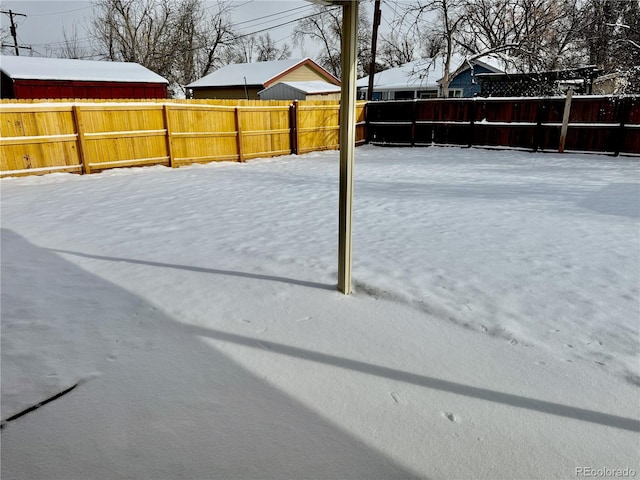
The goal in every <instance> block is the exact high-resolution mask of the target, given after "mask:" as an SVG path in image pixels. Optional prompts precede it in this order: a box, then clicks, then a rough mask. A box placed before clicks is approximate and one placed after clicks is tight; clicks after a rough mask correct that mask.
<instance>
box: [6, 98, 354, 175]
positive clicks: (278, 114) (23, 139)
mask: <svg viewBox="0 0 640 480" xmlns="http://www.w3.org/2000/svg"><path fill="white" fill-rule="evenodd" d="M292 108H293V109H294V110H293V113H292ZM296 110H297V113H296ZM364 110H365V106H364V103H359V104H358V106H357V119H358V126H357V132H356V135H357V136H356V138H357V140H358V141H364V139H365V131H364V125H365V122H364V114H365V112H364ZM292 117H293V118H292ZM292 120H294V121H295V120H297V129H293V130H292ZM0 125H1V130H0V134H1V138H0V154H1V158H2V168H1V170H0V176H8V175H27V174H42V173H48V172H50V171H58V170H61V171H74V172H83V173H91V172H92V171H100V170H104V169H107V168H117V167H132V166H141V165H158V164H159V165H170V166H174V167H177V166H182V165H188V164H191V163H205V162H211V161H219V160H237V161H244V160H247V159H251V158H257V157H270V156H277V155H286V154H290V153H294V152H295V153H304V152H311V151H316V150H326V149H336V148H338V131H339V105H338V104H336V103H335V102H331V101H323V100H319V101H303V102H296V104H295V107H294V106H292V104H291V102H289V101H261V100H197V101H194V100H175V101H166V100H154V101H139V100H138V101H136V100H131V101H122V102H121V101H118V102H113V101H108V100H107V101H102V102H99V101H89V100H87V101H74V102H73V104H71V103H63V102H39V101H30V102H26V101H24V102H17V103H16V102H14V103H12V104H8V103H7V102H6V101H3V102H1V103H0ZM293 132H295V133H296V135H295V137H294V135H293Z"/></svg>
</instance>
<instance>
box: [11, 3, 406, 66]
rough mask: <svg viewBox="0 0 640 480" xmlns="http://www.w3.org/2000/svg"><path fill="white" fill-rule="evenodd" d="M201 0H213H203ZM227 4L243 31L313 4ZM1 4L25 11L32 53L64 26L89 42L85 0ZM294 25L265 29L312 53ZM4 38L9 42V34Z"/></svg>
mask: <svg viewBox="0 0 640 480" xmlns="http://www.w3.org/2000/svg"><path fill="white" fill-rule="evenodd" d="M394 1H397V0H394ZM204 3H205V4H213V3H216V2H213V1H206V0H205V2H204ZM231 4H232V5H233V6H234V9H233V13H232V20H233V21H234V23H236V24H237V28H238V30H241V31H242V32H244V33H250V32H254V31H257V30H262V29H264V28H268V27H272V26H276V25H280V24H282V23H285V22H289V21H292V20H295V19H297V18H300V17H302V16H304V15H305V14H308V13H310V12H311V10H312V8H313V5H312V4H311V3H309V2H308V1H306V0H233V1H232V2H231ZM1 5H2V7H1V9H2V10H3V11H8V10H12V11H13V12H14V13H21V14H24V15H27V16H26V17H23V16H16V17H15V22H16V24H17V26H18V28H17V32H18V42H19V44H21V45H27V46H31V47H32V49H33V50H32V51H33V55H34V56H53V55H54V54H53V53H52V52H53V51H55V50H56V49H57V48H58V47H59V46H60V45H61V44H62V43H63V42H64V36H63V32H64V31H65V30H66V32H67V34H68V35H69V36H70V34H71V32H72V31H73V28H74V25H75V28H76V30H77V36H78V38H79V39H82V40H83V45H89V44H90V42H91V40H90V39H89V38H88V37H89V34H88V33H87V32H88V30H87V26H88V25H89V24H90V19H91V18H92V15H93V8H92V6H91V2H90V1H88V0H72V1H59V0H6V1H5V0H3V1H2V4H1ZM368 11H369V12H371V13H372V11H373V9H372V7H371V6H368ZM0 17H1V22H2V23H1V24H2V26H3V27H8V25H9V16H8V15H6V14H2V15H0ZM385 17H387V18H388V15H387V12H385V5H384V3H383V22H382V25H381V29H382V30H384V28H385V23H386V19H385ZM294 26H295V23H291V24H288V25H284V26H281V27H278V28H274V29H272V30H269V33H270V35H271V38H272V39H273V40H275V41H276V43H277V45H278V46H280V47H281V46H282V45H283V44H284V43H289V46H290V47H291V48H292V52H293V55H292V56H293V57H305V56H311V57H313V56H314V53H315V51H316V50H317V47H316V46H315V45H313V44H312V43H311V42H306V44H305V45H304V48H300V47H296V48H294V47H293V42H292V40H291V31H292V29H293V27H294ZM382 30H381V31H382ZM5 42H6V43H9V44H11V45H12V44H13V40H12V38H11V37H9V38H8V39H7V40H5ZM2 52H3V53H4V54H10V55H12V54H13V49H12V48H3V50H2ZM20 54H21V55H30V52H29V50H21V51H20Z"/></svg>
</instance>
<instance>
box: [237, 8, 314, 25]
mask: <svg viewBox="0 0 640 480" xmlns="http://www.w3.org/2000/svg"><path fill="white" fill-rule="evenodd" d="M303 8H307V9H308V8H313V5H302V6H300V7H296V8H291V9H289V10H283V11H282V12H276V13H272V14H271V15H264V16H262V17H258V18H253V19H251V20H245V21H243V22H236V23H235V25H243V24H245V23H251V22H255V21H256V20H262V19H264V18H269V17H274V16H276V15H281V14H283V13H289V12H294V11H296V10H300V9H303ZM286 16H289V15H286ZM262 23H268V22H262ZM258 25H261V23H259V24H258Z"/></svg>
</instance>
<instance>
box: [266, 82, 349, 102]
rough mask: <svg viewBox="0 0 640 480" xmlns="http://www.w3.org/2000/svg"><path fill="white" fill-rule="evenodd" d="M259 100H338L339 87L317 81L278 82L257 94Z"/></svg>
mask: <svg viewBox="0 0 640 480" xmlns="http://www.w3.org/2000/svg"><path fill="white" fill-rule="evenodd" d="M258 96H259V97H260V100H340V86H339V85H334V84H332V83H328V82H320V81H317V80H314V81H309V82H278V83H276V84H274V85H271V86H270V87H268V88H265V89H264V90H261V91H259V92H258Z"/></svg>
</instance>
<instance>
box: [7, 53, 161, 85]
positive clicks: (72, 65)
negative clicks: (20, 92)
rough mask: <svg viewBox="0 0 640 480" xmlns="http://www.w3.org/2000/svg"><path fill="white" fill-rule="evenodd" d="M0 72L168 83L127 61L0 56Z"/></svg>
mask: <svg viewBox="0 0 640 480" xmlns="http://www.w3.org/2000/svg"><path fill="white" fill-rule="evenodd" d="M0 70H1V71H2V72H3V73H4V74H6V75H7V76H8V77H9V78H12V79H25V80H26V79H29V80H76V81H89V82H130V83H169V82H168V81H167V80H166V79H165V78H163V77H161V76H160V75H158V74H156V73H154V72H152V71H151V70H149V69H147V68H145V67H143V66H142V65H140V64H138V63H130V62H107V61H95V60H73V59H68V58H41V57H17V56H16V57H12V56H6V55H2V56H0Z"/></svg>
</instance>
